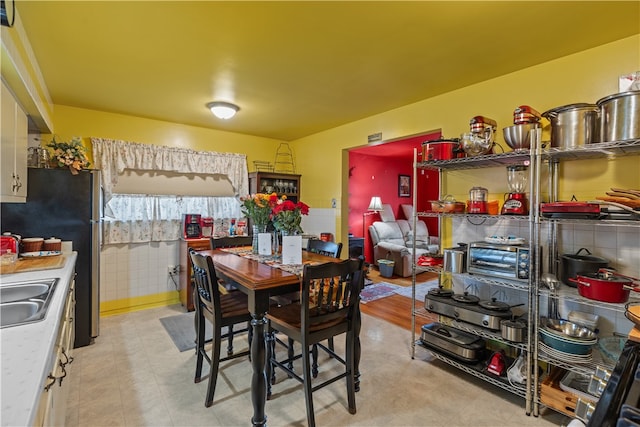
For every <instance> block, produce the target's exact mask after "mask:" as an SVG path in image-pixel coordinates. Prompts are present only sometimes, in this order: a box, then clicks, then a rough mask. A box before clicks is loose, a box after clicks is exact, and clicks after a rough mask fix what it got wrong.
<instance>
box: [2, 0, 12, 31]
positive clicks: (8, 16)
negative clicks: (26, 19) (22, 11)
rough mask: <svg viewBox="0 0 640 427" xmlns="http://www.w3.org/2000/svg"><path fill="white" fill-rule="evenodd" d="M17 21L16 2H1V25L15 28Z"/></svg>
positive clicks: (5, 0)
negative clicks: (14, 24)
mask: <svg viewBox="0 0 640 427" xmlns="http://www.w3.org/2000/svg"><path fill="white" fill-rule="evenodd" d="M15 19H16V3H15V0H0V24H2V25H4V26H5V27H13V22H14V21H15Z"/></svg>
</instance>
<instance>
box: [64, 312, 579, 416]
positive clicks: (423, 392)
mask: <svg viewBox="0 0 640 427" xmlns="http://www.w3.org/2000/svg"><path fill="white" fill-rule="evenodd" d="M182 311H183V310H182V307H181V306H179V305H177V306H170V307H161V308H154V309H149V310H145V311H139V312H134V313H128V314H123V315H118V316H112V317H107V318H104V319H102V320H101V334H100V336H99V337H98V338H97V340H96V343H95V344H93V345H91V346H88V347H82V348H79V349H76V351H75V354H74V357H75V363H74V365H72V367H73V370H72V371H71V372H70V374H69V376H70V380H69V386H70V392H69V393H70V396H69V402H68V408H67V419H66V421H67V422H66V425H67V426H200V425H202V426H205V425H206V426H248V425H250V418H251V415H252V412H253V411H252V405H251V400H250V390H249V388H250V383H251V381H250V378H251V367H250V364H249V362H248V360H247V359H244V358H240V359H235V360H232V361H229V362H224V363H223V364H221V370H220V377H219V379H218V386H217V390H216V395H215V401H214V405H213V406H212V407H210V408H205V407H204V395H205V390H206V381H203V382H201V383H199V384H194V382H193V373H194V368H195V354H194V352H193V351H185V352H182V353H180V352H178V350H177V348H176V347H175V345H174V344H173V342H172V341H171V338H170V337H169V335H168V334H167V333H166V331H165V330H164V328H163V327H162V325H161V324H160V322H159V320H158V319H160V318H162V317H165V316H171V315H174V314H177V313H180V312H182ZM361 339H362V348H363V356H362V361H361V365H360V370H361V372H362V377H361V381H362V382H361V391H360V392H359V393H358V394H357V397H356V399H357V405H358V412H357V414H355V415H350V414H349V412H348V411H347V407H346V385H345V382H344V381H339V382H336V383H334V384H332V385H330V386H328V387H325V388H324V389H321V390H320V391H318V392H316V393H314V404H315V412H316V423H317V424H318V425H320V426H330V425H331V426H346V425H354V426H443V427H444V426H447V427H452V426H476V427H477V426H492V427H493V426H519V427H520V426H554V425H555V426H558V425H561V424H563V423H565V424H566V423H567V422H568V421H569V420H568V419H566V418H565V417H562V416H559V415H558V414H556V413H553V412H550V411H546V412H543V415H542V416H540V417H533V416H527V415H526V414H525V409H524V400H523V399H520V398H518V397H515V396H512V395H511V394H509V393H507V392H505V391H503V390H501V389H498V388H496V387H494V386H491V385H489V384H486V383H484V382H481V381H478V380H476V379H474V378H472V377H470V376H468V375H461V374H460V373H459V371H457V370H456V369H455V368H451V367H448V366H446V365H444V364H442V363H441V362H438V361H432V360H431V359H430V357H429V356H428V354H427V353H426V352H425V351H424V350H422V349H417V352H416V358H415V359H413V360H412V359H411V352H410V344H409V342H410V339H411V336H410V333H409V332H408V331H406V330H403V329H400V328H398V327H396V326H394V325H392V324H390V323H387V322H385V321H384V320H380V319H377V318H375V317H371V316H367V315H363V327H362V334H361ZM243 342H244V337H243V336H239V337H238V338H237V341H236V344H237V345H238V348H239V347H240V346H242V344H243ZM336 347H338V348H339V347H340V343H338V340H336ZM320 361H321V370H322V369H324V370H330V369H331V366H333V365H332V363H335V362H334V361H332V360H329V359H327V358H326V355H325V356H324V357H322V356H321V359H320ZM205 369H206V368H205ZM273 393H274V397H273V398H272V400H270V401H268V402H267V405H266V413H267V416H268V424H269V425H270V426H285V425H286V426H304V425H306V415H305V403H304V396H303V393H302V390H301V386H300V385H299V384H298V383H297V382H296V381H294V380H292V379H287V378H286V377H285V376H284V374H283V373H282V372H281V371H279V372H278V382H277V384H276V385H274V389H273Z"/></svg>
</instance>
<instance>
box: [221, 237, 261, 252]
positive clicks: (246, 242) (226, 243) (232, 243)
mask: <svg viewBox="0 0 640 427" xmlns="http://www.w3.org/2000/svg"><path fill="white" fill-rule="evenodd" d="M252 240H253V237H251V236H225V237H212V238H211V249H219V248H238V247H241V246H251V242H252Z"/></svg>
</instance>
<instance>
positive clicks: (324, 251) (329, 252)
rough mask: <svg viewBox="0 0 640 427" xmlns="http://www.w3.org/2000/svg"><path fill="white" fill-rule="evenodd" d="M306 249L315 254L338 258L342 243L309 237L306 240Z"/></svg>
mask: <svg viewBox="0 0 640 427" xmlns="http://www.w3.org/2000/svg"><path fill="white" fill-rule="evenodd" d="M307 251H308V252H313V253H316V254H321V255H326V256H330V257H333V258H340V253H341V252H342V243H336V242H326V241H324V240H318V239H309V240H308V241H307Z"/></svg>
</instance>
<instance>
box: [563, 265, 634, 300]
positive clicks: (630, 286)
mask: <svg viewBox="0 0 640 427" xmlns="http://www.w3.org/2000/svg"><path fill="white" fill-rule="evenodd" d="M569 281H570V282H574V283H576V284H577V285H578V293H579V294H580V295H581V296H583V297H585V298H588V299H591V300H595V301H602V302H611V303H624V302H627V301H628V300H629V293H630V292H631V291H634V292H640V288H639V287H638V283H635V284H634V281H637V279H634V278H632V277H627V276H622V275H620V274H617V273H612V272H611V271H610V270H604V269H600V270H599V271H598V272H597V273H578V275H577V278H576V279H574V278H572V277H571V278H569Z"/></svg>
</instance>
